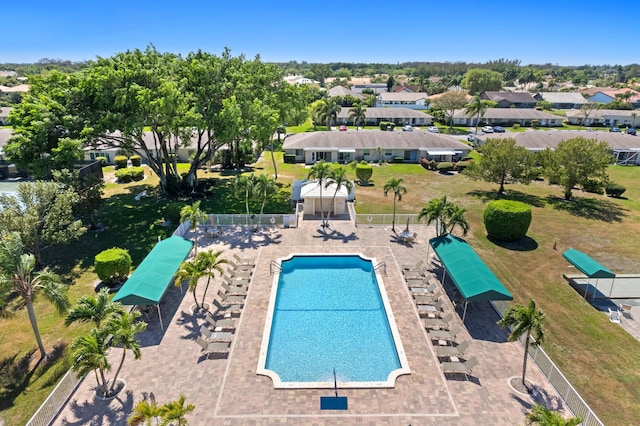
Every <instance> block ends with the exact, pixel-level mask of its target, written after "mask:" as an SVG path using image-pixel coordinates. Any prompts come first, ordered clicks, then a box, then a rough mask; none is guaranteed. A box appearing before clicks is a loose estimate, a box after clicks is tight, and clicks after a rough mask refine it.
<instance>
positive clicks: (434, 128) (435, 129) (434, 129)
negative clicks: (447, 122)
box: [427, 126, 440, 133]
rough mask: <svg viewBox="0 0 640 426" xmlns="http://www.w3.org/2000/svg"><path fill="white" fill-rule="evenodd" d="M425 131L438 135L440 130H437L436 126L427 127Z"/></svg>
mask: <svg viewBox="0 0 640 426" xmlns="http://www.w3.org/2000/svg"><path fill="white" fill-rule="evenodd" d="M427 130H428V131H430V132H431V133H440V129H438V128H437V127H436V126H429V128H428V129H427Z"/></svg>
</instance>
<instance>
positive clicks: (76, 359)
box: [71, 327, 111, 395]
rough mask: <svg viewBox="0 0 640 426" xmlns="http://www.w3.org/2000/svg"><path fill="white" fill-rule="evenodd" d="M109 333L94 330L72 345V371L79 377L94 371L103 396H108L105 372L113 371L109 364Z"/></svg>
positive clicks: (101, 329) (103, 329) (99, 329)
mask: <svg viewBox="0 0 640 426" xmlns="http://www.w3.org/2000/svg"><path fill="white" fill-rule="evenodd" d="M108 335H109V333H108V331H107V330H106V329H105V328H104V327H102V328H92V329H91V330H90V331H89V334H87V335H86V336H80V337H78V338H76V339H75V340H74V341H73V342H72V343H71V350H72V359H73V364H72V365H71V370H73V371H75V372H76V373H78V375H79V376H84V375H85V374H87V373H89V372H90V371H93V372H94V374H95V377H96V382H97V383H98V389H99V391H100V393H101V394H102V395H106V394H107V379H106V377H105V375H104V374H105V372H107V371H110V370H111V364H109V357H108V355H109V343H108V341H107V340H108Z"/></svg>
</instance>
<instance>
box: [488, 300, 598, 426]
mask: <svg viewBox="0 0 640 426" xmlns="http://www.w3.org/2000/svg"><path fill="white" fill-rule="evenodd" d="M491 305H492V306H493V309H495V311H496V312H497V313H498V315H499V316H500V318H502V316H503V314H504V312H505V311H506V310H507V309H509V305H508V304H507V302H505V301H493V302H491ZM524 339H526V335H523V336H522V337H521V338H520V339H519V340H518V341H519V342H520V344H521V345H522V346H524ZM529 356H530V357H531V359H532V360H533V361H534V362H535V363H536V365H537V366H538V369H540V372H542V374H543V375H544V376H545V377H546V378H547V380H549V383H551V385H552V386H553V387H554V388H555V390H556V392H558V395H560V398H562V400H563V401H564V403H565V404H566V405H567V407H569V409H570V410H571V412H573V414H574V415H576V416H580V417H582V424H583V425H585V426H604V423H602V421H601V420H600V419H599V418H598V416H596V413H594V412H593V410H592V409H591V407H589V405H587V403H586V402H585V401H584V399H582V397H581V396H580V394H579V393H578V391H577V390H576V389H575V388H574V387H573V386H572V385H571V383H569V380H567V378H566V377H565V376H564V374H562V372H561V371H560V369H559V368H558V367H557V366H556V365H555V364H554V363H553V361H551V358H549V356H548V355H547V354H546V352H545V351H544V350H543V349H542V348H541V347H540V346H535V347H531V346H530V347H529Z"/></svg>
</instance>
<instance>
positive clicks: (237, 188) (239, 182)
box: [233, 173, 256, 225]
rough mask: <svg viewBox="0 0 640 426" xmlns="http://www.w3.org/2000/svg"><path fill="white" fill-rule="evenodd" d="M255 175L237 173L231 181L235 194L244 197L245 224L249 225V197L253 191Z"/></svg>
mask: <svg viewBox="0 0 640 426" xmlns="http://www.w3.org/2000/svg"><path fill="white" fill-rule="evenodd" d="M255 185H256V175H255V174H254V173H251V174H248V175H238V176H236V178H235V179H234V181H233V190H234V192H235V193H236V196H238V197H243V198H244V205H245V207H246V210H247V225H249V215H250V213H249V199H250V198H251V196H252V195H253V194H254V192H255Z"/></svg>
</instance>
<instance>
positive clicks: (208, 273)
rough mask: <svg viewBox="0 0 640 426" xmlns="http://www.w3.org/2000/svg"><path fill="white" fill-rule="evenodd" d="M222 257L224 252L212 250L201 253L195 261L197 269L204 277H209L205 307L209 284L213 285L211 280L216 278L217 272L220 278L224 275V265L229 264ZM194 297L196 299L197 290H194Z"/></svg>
mask: <svg viewBox="0 0 640 426" xmlns="http://www.w3.org/2000/svg"><path fill="white" fill-rule="evenodd" d="M221 255H222V250H220V251H216V252H213V251H212V250H208V251H204V252H200V253H198V254H197V255H196V258H195V259H194V263H196V269H198V270H200V271H202V275H200V276H202V277H207V284H206V285H205V287H204V293H203V294H202V304H201V306H202V307H204V301H205V300H206V298H207V290H209V284H210V283H211V279H212V278H215V277H216V275H215V273H216V271H217V272H218V274H219V275H220V276H222V274H224V269H222V265H224V264H227V263H229V262H228V261H227V260H226V259H222V258H221V257H220V256H221ZM194 297H195V289H194Z"/></svg>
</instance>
